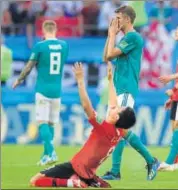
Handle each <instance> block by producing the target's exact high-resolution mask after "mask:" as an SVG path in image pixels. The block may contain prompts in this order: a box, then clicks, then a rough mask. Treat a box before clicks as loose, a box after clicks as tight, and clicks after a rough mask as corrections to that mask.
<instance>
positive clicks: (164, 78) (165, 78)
mask: <svg viewBox="0 0 178 190" xmlns="http://www.w3.org/2000/svg"><path fill="white" fill-rule="evenodd" d="M159 80H160V82H161V83H163V84H167V83H169V82H170V81H171V80H172V78H171V76H170V75H165V76H161V77H159Z"/></svg>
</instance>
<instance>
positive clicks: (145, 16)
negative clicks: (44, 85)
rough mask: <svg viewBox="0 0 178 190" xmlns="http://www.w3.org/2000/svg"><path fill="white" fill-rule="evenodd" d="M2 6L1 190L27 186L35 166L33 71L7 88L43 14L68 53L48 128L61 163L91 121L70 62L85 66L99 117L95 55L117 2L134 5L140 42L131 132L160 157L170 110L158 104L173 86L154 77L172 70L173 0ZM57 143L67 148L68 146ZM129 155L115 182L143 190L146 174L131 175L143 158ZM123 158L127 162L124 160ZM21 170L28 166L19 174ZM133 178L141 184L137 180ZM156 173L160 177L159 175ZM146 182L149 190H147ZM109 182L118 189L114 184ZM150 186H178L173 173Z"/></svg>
mask: <svg viewBox="0 0 178 190" xmlns="http://www.w3.org/2000/svg"><path fill="white" fill-rule="evenodd" d="M1 3H2V4H1V9H2V11H1V14H2V15H1V16H2V25H1V29H2V33H3V35H2V36H1V85H2V92H1V93H2V97H1V100H2V104H1V143H3V144H5V145H3V149H2V155H3V160H2V165H3V168H2V170H3V180H2V181H3V187H4V188H5V187H7V188H12V187H13V188H15V187H16V188H20V187H21V188H26V187H27V183H28V180H29V178H30V176H31V175H33V173H35V172H37V171H38V170H39V168H35V166H34V165H35V163H36V161H37V160H38V159H39V152H40V151H39V150H40V148H39V147H38V146H36V144H40V143H41V141H40V139H39V137H38V134H37V128H36V125H35V115H34V113H35V112H34V85H35V78H36V70H35V69H34V70H33V71H32V72H31V73H30V75H29V76H28V78H27V79H26V80H25V82H24V83H23V84H22V85H21V86H20V87H19V88H17V89H16V90H14V91H13V90H12V89H11V85H12V83H13V81H14V80H15V79H16V78H17V76H18V75H19V73H20V71H21V70H22V68H23V67H24V65H25V64H26V62H27V60H28V58H29V55H30V52H31V48H32V47H33V45H34V44H35V43H36V42H37V41H39V40H41V39H42V32H41V25H42V22H43V21H44V20H45V19H54V20H55V21H56V22H57V24H58V37H59V38H64V39H65V40H66V41H67V42H68V44H69V57H68V60H67V63H66V65H65V67H64V75H63V89H62V106H61V114H60V115H61V117H60V118H61V119H60V123H59V124H58V126H57V127H56V129H55V130H56V133H55V143H56V145H60V146H58V149H57V151H58V153H59V156H60V161H66V159H69V158H70V157H71V156H72V155H73V154H74V153H75V152H76V151H77V148H72V147H73V145H81V144H83V143H84V141H85V140H86V138H87V136H88V134H89V132H90V126H89V124H88V123H87V121H86V119H85V116H84V114H83V110H82V108H81V106H80V102H79V97H78V91H77V87H76V83H75V79H74V75H73V73H72V70H71V66H72V64H73V63H74V62H75V61H82V62H83V63H84V68H85V79H86V84H87V87H88V92H89V94H90V98H91V100H92V102H93V104H94V106H95V108H96V109H97V110H98V112H99V114H100V115H101V116H102V115H103V114H104V111H105V105H104V103H103V101H102V100H103V97H101V98H100V95H101V96H102V94H103V93H105V91H104V90H106V89H105V86H106V84H105V82H104V80H103V78H104V77H105V75H106V64H105V63H103V62H102V53H103V49H104V43H105V40H106V35H107V28H108V24H109V22H110V20H111V19H112V17H113V15H114V10H115V8H117V7H118V6H120V5H122V4H131V5H132V6H133V7H134V8H135V10H136V12H137V20H136V22H135V28H136V30H138V31H139V32H140V33H141V34H142V35H143V37H144V40H145V47H144V52H143V61H142V72H141V76H140V93H139V95H138V97H137V100H136V107H135V109H136V112H137V124H136V127H135V128H134V131H135V132H136V133H137V134H138V135H139V136H140V137H141V139H142V141H143V142H144V143H145V144H146V145H152V146H157V147H158V148H156V149H152V151H153V153H154V154H158V155H159V158H160V159H164V158H165V157H166V154H167V152H168V149H163V148H161V147H162V146H168V145H169V144H170V141H171V134H172V133H171V127H170V122H169V113H168V112H166V111H165V110H164V107H163V104H164V101H165V100H166V96H165V94H164V91H165V89H166V88H168V87H171V86H172V84H169V85H168V86H166V87H165V86H162V85H161V84H160V83H159V81H158V76H160V75H163V74H169V73H171V72H173V71H174V72H175V70H176V63H177V57H178V43H176V42H175V41H174V39H173V36H174V32H175V29H176V27H177V26H178V1H177V0H173V1H157V0H149V1H121V0H111V1H96V0H90V1H86V2H85V1H84V2H82V1H46V0H41V1H24V2H22V1H18V2H15V1H14V2H9V1H3V2H1ZM121 37H122V34H120V35H118V40H119V39H120V38H121ZM6 144H12V145H6ZM17 144H18V146H17ZM26 144H31V146H25V148H24V145H26ZM19 145H21V146H19ZM62 145H67V147H63V146H62ZM35 147H36V149H35ZM34 152H35V154H34ZM61 152H62V153H61ZM63 152H65V154H63ZM133 154H136V153H135V152H132V151H131V152H130V153H129V152H128V150H126V155H125V156H124V157H125V159H124V160H126V161H127V164H124V168H125V170H124V171H123V172H124V175H125V179H126V180H127V181H123V182H120V187H121V188H125V187H128V188H130V187H132V188H134V187H136V188H138V187H140V188H144V187H147V186H145V185H146V182H145V183H144V182H143V175H146V174H145V173H142V172H140V173H139V172H138V174H139V175H138V176H135V173H134V171H135V170H136V169H137V170H141V169H143V167H144V163H143V160H141V158H139V157H138V155H135V157H134V159H132V160H130V159H129V158H130V157H133ZM11 155H13V156H11ZM158 155H157V156H158ZM128 162H130V163H131V164H130V165H128ZM109 163H110V161H108V162H107V168H109ZM140 163H141V166H140V165H139V164H140ZM27 166H28V168H27ZM32 166H34V167H32ZM12 167H13V172H9V170H8V169H10V168H12ZM105 167H106V165H105V164H104V166H102V167H101V170H100V172H101V173H104V172H105V171H106V168H105ZM24 170H25V171H28V172H27V173H26V174H25V175H24ZM129 171H132V172H131V173H130V172H129ZM143 172H144V171H143ZM14 173H15V174H16V175H14ZM22 176H23V177H22ZM135 177H136V179H138V180H141V181H142V182H141V181H140V182H139V183H137V182H136V181H135ZM161 177H163V175H162V174H161ZM12 179H13V180H14V181H13V180H12ZM20 179H23V182H24V183H25V185H23V184H21V185H19V184H20V183H22V181H21V180H20ZM171 180H172V181H171ZM128 181H129V183H128ZM163 181H164V183H163ZM170 182H172V186H171V185H170ZM174 182H175V183H174ZM166 183H167V184H168V185H167V186H166ZM8 184H10V185H8ZM126 184H127V185H126ZM147 185H148V184H147ZM152 185H153V184H152ZM152 185H150V186H149V188H151V187H153V186H152ZM115 187H117V184H116V183H115ZM154 187H155V188H160V187H163V188H166V187H167V188H171V187H177V186H176V175H174V178H173V176H171V175H169V174H164V178H160V181H158V183H154Z"/></svg>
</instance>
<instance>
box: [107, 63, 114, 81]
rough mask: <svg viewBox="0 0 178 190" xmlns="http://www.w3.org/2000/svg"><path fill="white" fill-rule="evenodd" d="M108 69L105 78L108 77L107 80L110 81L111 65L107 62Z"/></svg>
mask: <svg viewBox="0 0 178 190" xmlns="http://www.w3.org/2000/svg"><path fill="white" fill-rule="evenodd" d="M107 65H108V68H107V76H108V80H109V81H111V80H112V78H113V74H112V63H111V62H110V61H109V62H107Z"/></svg>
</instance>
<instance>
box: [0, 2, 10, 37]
mask: <svg viewBox="0 0 178 190" xmlns="http://www.w3.org/2000/svg"><path fill="white" fill-rule="evenodd" d="M8 9H9V2H6V1H2V9H1V11H2V12H1V14H2V15H1V16H2V32H3V33H4V34H10V33H11V24H12V18H11V14H10V12H9V10H8Z"/></svg>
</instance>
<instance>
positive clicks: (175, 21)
mask: <svg viewBox="0 0 178 190" xmlns="http://www.w3.org/2000/svg"><path fill="white" fill-rule="evenodd" d="M171 7H172V18H171V30H174V29H176V28H177V26H178V0H174V1H171Z"/></svg>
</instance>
